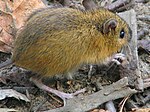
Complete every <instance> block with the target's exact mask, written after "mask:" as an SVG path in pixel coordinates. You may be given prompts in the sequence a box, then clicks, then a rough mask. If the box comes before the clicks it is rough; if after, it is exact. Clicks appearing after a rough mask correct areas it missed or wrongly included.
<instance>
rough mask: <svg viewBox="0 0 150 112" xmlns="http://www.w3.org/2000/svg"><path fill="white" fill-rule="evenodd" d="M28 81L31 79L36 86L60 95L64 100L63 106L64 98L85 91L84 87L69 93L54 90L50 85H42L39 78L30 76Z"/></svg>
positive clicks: (64, 100)
mask: <svg viewBox="0 0 150 112" xmlns="http://www.w3.org/2000/svg"><path fill="white" fill-rule="evenodd" d="M30 81H32V82H33V83H34V84H35V85H36V86H37V87H38V88H40V89H42V90H45V91H47V92H49V93H53V94H55V95H57V96H58V97H60V98H61V99H62V100H63V102H64V106H65V105H66V99H70V98H73V97H74V96H76V95H78V94H80V93H84V92H85V91H86V89H85V88H83V89H81V90H79V91H76V92H75V93H70V94H69V93H64V92H61V91H58V90H55V89H53V88H50V87H48V86H46V85H44V84H43V83H42V81H41V80H37V79H36V78H33V77H31V78H30Z"/></svg>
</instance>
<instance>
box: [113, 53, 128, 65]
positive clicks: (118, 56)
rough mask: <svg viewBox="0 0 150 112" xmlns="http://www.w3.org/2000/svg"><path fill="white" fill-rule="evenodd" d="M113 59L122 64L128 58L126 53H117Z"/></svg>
mask: <svg viewBox="0 0 150 112" xmlns="http://www.w3.org/2000/svg"><path fill="white" fill-rule="evenodd" d="M112 58H113V59H112V61H113V62H115V63H116V64H117V65H120V64H122V63H123V61H125V60H126V56H125V54H122V53H117V54H115V55H114V56H113V57H112Z"/></svg>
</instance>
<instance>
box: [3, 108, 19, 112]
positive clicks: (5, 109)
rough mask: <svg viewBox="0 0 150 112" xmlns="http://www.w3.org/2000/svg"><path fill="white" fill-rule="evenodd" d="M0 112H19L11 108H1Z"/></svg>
mask: <svg viewBox="0 0 150 112" xmlns="http://www.w3.org/2000/svg"><path fill="white" fill-rule="evenodd" d="M0 112H18V110H15V109H9V108H0Z"/></svg>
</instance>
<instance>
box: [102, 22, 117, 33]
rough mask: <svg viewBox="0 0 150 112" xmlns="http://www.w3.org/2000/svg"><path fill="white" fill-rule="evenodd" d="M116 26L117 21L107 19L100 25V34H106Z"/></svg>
mask: <svg viewBox="0 0 150 112" xmlns="http://www.w3.org/2000/svg"><path fill="white" fill-rule="evenodd" d="M116 26H117V20H115V19H108V20H107V21H105V22H104V23H103V25H102V33H103V34H108V33H109V32H110V31H112V30H115V28H116Z"/></svg>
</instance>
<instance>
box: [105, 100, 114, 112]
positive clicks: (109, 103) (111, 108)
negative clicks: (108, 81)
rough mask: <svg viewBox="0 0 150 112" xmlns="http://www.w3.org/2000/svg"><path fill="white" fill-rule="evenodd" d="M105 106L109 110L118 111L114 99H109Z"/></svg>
mask: <svg viewBox="0 0 150 112" xmlns="http://www.w3.org/2000/svg"><path fill="white" fill-rule="evenodd" d="M105 108H106V109H107V110H108V111H109V112H117V111H116V109H115V106H114V103H113V102H112V101H108V102H107V103H106V104H105Z"/></svg>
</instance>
